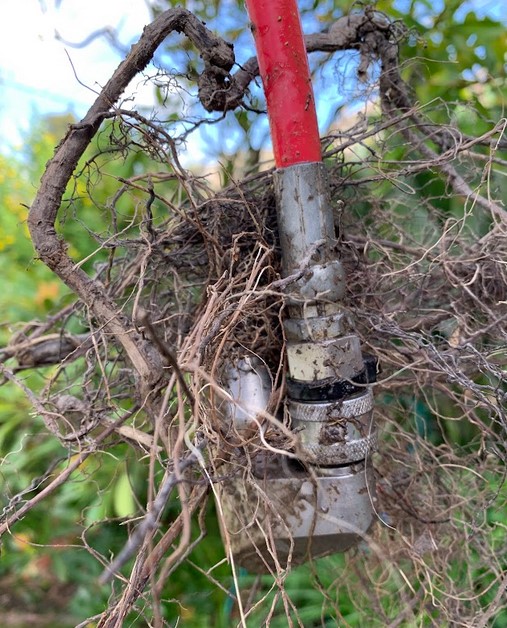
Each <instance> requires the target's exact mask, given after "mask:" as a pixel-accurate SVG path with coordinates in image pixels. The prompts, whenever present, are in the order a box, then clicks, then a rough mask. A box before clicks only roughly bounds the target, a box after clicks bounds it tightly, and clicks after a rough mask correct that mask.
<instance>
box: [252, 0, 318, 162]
mask: <svg viewBox="0 0 507 628" xmlns="http://www.w3.org/2000/svg"><path fill="white" fill-rule="evenodd" d="M246 6H247V9H248V13H249V15H250V20H251V22H252V31H253V34H254V38H255V43H256V48H257V59H258V61H259V69H260V74H261V78H262V84H263V86H264V93H265V94H266V101H267V104H268V112H269V123H270V128H271V138H272V140H273V152H274V154H275V163H276V165H277V167H278V168H286V167H287V166H291V165H293V164H298V163H303V162H311V161H321V160H322V153H321V149H320V137H319V127H318V123H317V113H316V111H315V99H314V95H313V88H312V81H311V76H310V68H309V66H308V57H307V54H306V48H305V43H304V39H303V30H302V28H301V20H300V18H299V11H298V7H297V3H296V1H295V0H246Z"/></svg>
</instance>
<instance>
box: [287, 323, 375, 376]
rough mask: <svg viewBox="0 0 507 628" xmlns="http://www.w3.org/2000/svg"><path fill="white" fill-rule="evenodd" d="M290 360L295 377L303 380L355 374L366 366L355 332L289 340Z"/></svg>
mask: <svg viewBox="0 0 507 628" xmlns="http://www.w3.org/2000/svg"><path fill="white" fill-rule="evenodd" d="M287 361H288V365H289V374H290V377H291V378H292V379H295V380H300V381H303V382H316V381H319V380H324V379H329V378H335V379H347V378H351V377H353V376H354V375H355V374H356V373H358V372H359V371H361V369H362V368H363V358H362V355H361V344H360V342H359V338H358V337H357V336H356V335H353V334H350V335H349V336H342V337H339V338H332V339H331V340H321V341H320V342H294V343H288V344H287Z"/></svg>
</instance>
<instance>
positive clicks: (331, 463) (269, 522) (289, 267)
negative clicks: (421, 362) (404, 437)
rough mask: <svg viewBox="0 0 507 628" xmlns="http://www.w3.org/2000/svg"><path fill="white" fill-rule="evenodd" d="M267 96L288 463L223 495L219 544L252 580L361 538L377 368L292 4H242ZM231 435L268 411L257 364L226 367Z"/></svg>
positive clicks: (262, 461)
mask: <svg viewBox="0 0 507 628" xmlns="http://www.w3.org/2000/svg"><path fill="white" fill-rule="evenodd" d="M246 4H247V8H248V12H249V15H250V19H251V22H252V30H253V34H254V38H255V43H256V48H257V56H258V61H259V69H260V74H261V78H262V82H263V86H264V91H265V94H266V100H267V108H268V116H269V122H270V129H271V136H272V140H273V150H274V156H275V163H276V167H277V170H276V172H275V174H274V183H275V194H276V201H277V220H278V230H279V237H280V244H281V249H282V273H283V275H284V276H285V277H288V276H291V275H296V276H299V278H298V279H297V280H295V281H294V282H292V284H290V286H289V288H288V289H287V290H286V304H287V308H286V310H287V312H288V317H287V318H286V320H285V322H284V328H285V336H286V340H287V364H288V373H289V375H288V380H287V399H286V403H285V406H286V409H287V411H288V414H289V417H290V429H291V430H292V432H293V433H294V435H295V436H296V438H297V439H298V446H297V447H296V449H295V454H296V456H297V458H298V462H297V463H294V459H293V458H290V457H287V456H284V455H283V454H282V453H278V454H275V455H273V454H272V453H271V454H270V456H266V455H265V456H264V457H262V456H260V457H259V461H258V463H257V464H253V465H252V473H253V480H252V479H249V480H248V481H247V480H246V479H245V478H241V477H239V478H238V477H236V478H235V479H233V480H231V482H230V483H229V484H225V485H224V487H223V489H221V490H222V506H223V508H222V510H223V514H224V521H223V526H225V527H226V528H227V530H228V533H227V534H226V535H225V534H224V536H226V537H227V542H228V543H230V549H231V550H232V554H233V556H234V557H235V559H236V561H237V562H238V563H239V564H241V565H244V566H245V567H246V568H247V569H249V570H251V571H257V572H262V571H266V570H272V569H274V568H275V567H278V568H281V569H286V568H289V567H290V566H292V565H296V564H299V563H302V562H304V561H307V560H310V559H312V558H317V557H319V556H324V555H327V554H331V553H334V552H341V551H344V550H346V549H348V548H349V547H351V546H352V545H354V544H355V543H357V542H358V541H359V540H360V539H362V538H364V536H365V534H366V533H367V531H368V530H369V528H370V526H371V524H372V522H373V520H374V509H373V505H372V502H373V500H374V493H375V491H374V479H373V472H372V468H371V461H370V458H371V453H372V452H373V451H374V449H375V447H376V432H375V428H374V425H373V395H372V392H371V387H369V386H368V384H370V383H372V382H373V381H374V380H375V371H376V368H375V363H374V362H372V361H370V360H368V359H366V360H365V358H364V357H363V355H362V352H361V346H360V341H359V338H358V336H357V335H356V334H355V333H354V330H353V327H352V325H351V322H350V317H349V315H348V313H347V311H346V310H345V308H344V306H343V303H342V299H343V296H344V292H345V276H344V272H343V267H342V264H341V262H340V259H339V246H338V242H337V239H336V235H335V226H334V219H333V210H332V205H331V202H330V197H329V181H328V177H327V172H326V168H325V166H324V164H323V162H322V155H321V147H320V138H319V131H318V125H317V115H316V110H315V102H314V95H313V89H312V84H311V77H310V70H309V66H308V59H307V54H306V49H305V46H304V40H303V33H302V29H301V21H300V17H299V12H298V8H297V4H296V1H295V0H247V1H246ZM227 381H228V388H229V391H230V393H231V396H232V397H233V399H234V403H231V404H230V407H229V410H228V420H229V421H230V422H231V423H232V424H233V425H235V427H236V429H237V430H238V432H240V431H241V430H242V429H243V426H244V425H246V424H247V423H248V422H249V418H250V419H253V418H254V417H255V416H256V415H257V414H258V412H259V411H260V410H262V407H263V405H264V407H265V404H266V403H267V401H266V400H267V399H268V398H269V393H270V389H269V387H270V378H269V374H268V373H267V371H266V367H265V366H264V364H263V363H262V362H261V361H260V360H259V359H258V358H256V357H255V356H248V355H246V356H244V358H243V359H242V360H241V361H240V362H238V363H237V364H235V365H233V366H231V368H230V369H229V371H228V375H227Z"/></svg>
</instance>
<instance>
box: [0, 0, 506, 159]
mask: <svg viewBox="0 0 507 628" xmlns="http://www.w3.org/2000/svg"><path fill="white" fill-rule="evenodd" d="M305 2H306V0H301V5H302V4H305ZM406 2H407V0H393V3H394V4H395V5H399V6H401V5H403V3H406ZM55 4H56V5H59V7H58V8H55ZM127 4H128V8H127ZM437 4H443V0H435V5H437ZM501 5H502V6H503V2H500V1H499V0H468V1H467V2H463V4H462V7H461V9H459V11H458V13H459V12H461V13H462V14H463V15H462V17H464V16H465V15H466V13H467V11H468V10H470V9H473V10H475V11H477V12H478V14H479V15H481V16H483V15H491V16H493V17H502V16H501V15H499V13H500V12H501V11H502V10H503V9H502V8H501ZM239 17H240V18H241V19H243V14H241V15H240V16H239ZM230 19H239V18H238V14H237V12H236V14H235V15H232V14H231V16H230ZM246 19H247V18H246V14H245V16H244V22H245V23H246ZM149 20H150V12H149V10H148V7H147V2H146V0H129V2H128V3H126V2H125V0H86V1H84V0H61V1H60V2H58V0H0V89H1V93H2V98H1V99H0V151H2V152H5V151H6V150H9V149H14V150H16V147H17V146H19V144H20V143H22V141H23V134H24V132H26V130H27V129H28V128H29V126H30V121H31V120H32V119H33V117H35V116H37V115H40V114H46V113H66V112H71V113H74V114H75V115H76V117H78V118H80V117H82V116H83V115H84V113H85V112H86V110H87V109H88V107H89V106H90V105H91V104H92V102H93V100H94V98H95V93H94V90H97V89H99V87H100V85H103V84H104V83H105V82H106V81H107V79H108V78H109V77H110V76H111V74H112V72H113V71H114V69H115V68H116V66H117V65H118V63H119V62H120V60H121V54H120V53H119V52H115V51H114V50H113V49H112V47H111V46H110V45H109V43H108V42H107V41H106V40H105V39H103V38H97V39H96V40H94V41H92V42H91V43H89V44H88V45H87V46H85V47H84V48H82V49H76V48H72V47H67V48H66V47H65V46H64V45H63V44H62V43H60V42H58V41H56V40H55V37H54V34H55V31H58V32H59V33H60V34H61V36H62V37H63V38H64V39H66V40H67V41H71V42H79V41H83V40H84V39H86V38H87V37H88V36H89V35H90V33H93V32H94V31H96V30H97V29H101V28H104V27H105V26H109V27H111V29H114V30H115V31H116V32H117V33H118V38H119V40H120V41H121V43H122V44H123V45H124V46H126V47H128V46H130V44H132V43H133V42H134V41H136V40H137V38H138V36H139V34H140V33H141V31H142V28H143V27H144V25H145V24H147V23H148V22H149ZM317 26H320V25H317ZM306 27H307V28H308V27H309V25H308V24H307V25H306ZM310 30H315V25H314V24H311V25H310ZM245 37H246V39H245ZM245 37H242V38H241V44H240V52H243V54H238V56H239V57H241V59H242V58H243V57H245V58H246V56H248V54H250V51H249V50H245V46H246V48H248V47H249V46H250V45H252V42H251V41H250V40H251V37H250V34H249V33H245ZM252 50H253V48H252ZM328 71H329V69H328ZM331 71H332V70H331ZM340 72H345V73H347V74H350V75H353V74H354V64H352V65H351V64H350V63H344V64H342V65H341V66H340ZM76 76H77V78H76ZM78 79H79V81H78ZM317 80H319V78H317ZM324 80H325V81H326V84H327V85H328V86H329V85H331V86H332V85H333V84H335V83H336V77H335V76H331V77H329V76H328V77H323V76H321V77H320V81H324ZM344 80H345V79H344V77H343V76H342V77H341V87H340V86H339V85H336V89H335V90H334V92H333V93H331V91H332V90H331V91H330V88H329V89H326V90H324V91H323V92H321V93H320V95H319V121H320V123H321V127H323V128H324V127H325V126H326V122H327V120H326V118H327V117H328V116H329V113H330V112H331V104H332V105H333V108H334V107H336V105H337V104H340V103H339V98H340V97H341V98H342V99H343V97H344V94H343V82H344ZM80 83H81V84H80ZM135 90H136V92H137V95H138V100H137V102H139V99H140V101H141V102H142V103H144V104H146V105H148V106H149V105H150V104H151V103H152V101H153V90H152V88H150V87H143V86H142V84H141V83H140V82H138V83H137V85H135ZM349 97H350V95H349ZM328 101H329V102H328ZM258 130H259V133H258V135H259V138H264V137H265V136H266V133H267V125H266V124H265V120H264V121H263V120H259V121H258ZM233 133H234V131H233V129H232V128H231V127H230V126H227V124H226V125H223V126H222V127H221V129H220V130H219V129H217V128H216V127H210V128H208V129H207V130H206V129H204V130H203V134H202V135H201V136H200V137H201V140H200V141H199V140H197V141H195V142H193V144H194V146H193V148H192V150H191V152H192V154H193V157H194V158H195V157H196V153H198V152H199V150H200V147H201V146H202V145H203V140H202V137H203V136H206V134H207V137H208V138H209V141H210V142H211V143H213V142H220V143H223V142H224V138H227V137H229V143H230V144H231V151H232V152H234V151H235V150H237V146H232V144H235V143H237V142H234V141H232V134H233ZM238 139H240V138H238ZM259 141H260V139H259Z"/></svg>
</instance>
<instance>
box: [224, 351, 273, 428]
mask: <svg viewBox="0 0 507 628" xmlns="http://www.w3.org/2000/svg"><path fill="white" fill-rule="evenodd" d="M223 379H224V381H223V384H224V388H225V389H226V390H227V391H228V392H229V394H230V395H231V397H232V400H231V401H228V402H225V403H223V404H222V406H221V415H222V418H223V420H224V422H225V424H226V425H227V427H228V428H229V429H230V428H231V427H234V428H235V429H236V431H238V432H243V431H246V430H248V431H251V430H252V429H256V428H257V427H258V418H257V417H258V415H259V413H260V412H265V411H266V408H267V407H268V403H269V397H270V395H271V389H272V382H271V376H270V374H269V370H268V368H267V366H266V365H265V364H264V362H262V360H260V359H259V358H258V357H257V356H256V355H253V354H251V355H250V354H247V355H244V356H242V357H241V358H238V359H237V360H236V362H235V363H233V364H230V365H229V366H228V368H227V369H226V371H225V374H224V378H223Z"/></svg>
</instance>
